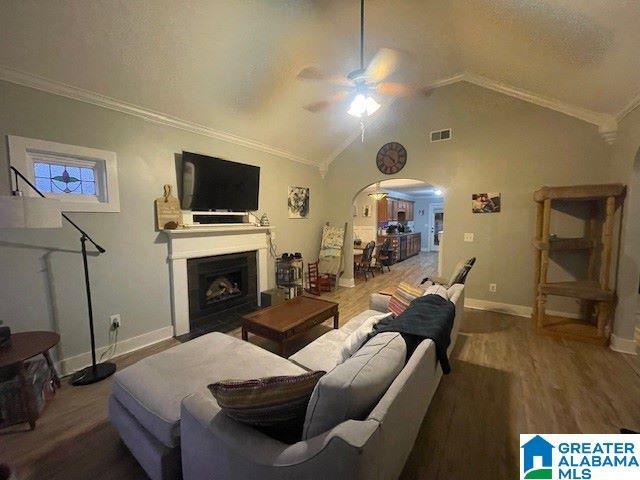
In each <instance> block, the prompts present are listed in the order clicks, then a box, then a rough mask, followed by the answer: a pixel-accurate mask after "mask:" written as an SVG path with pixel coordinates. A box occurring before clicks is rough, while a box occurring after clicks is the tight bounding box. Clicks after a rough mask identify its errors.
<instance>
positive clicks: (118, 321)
mask: <svg viewBox="0 0 640 480" xmlns="http://www.w3.org/2000/svg"><path fill="white" fill-rule="evenodd" d="M109 320H110V325H111V330H117V329H119V328H120V327H121V326H122V318H121V317H120V314H119V313H116V314H115V315H111V316H110V317H109Z"/></svg>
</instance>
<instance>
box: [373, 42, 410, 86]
mask: <svg viewBox="0 0 640 480" xmlns="http://www.w3.org/2000/svg"><path fill="white" fill-rule="evenodd" d="M401 56H402V54H401V53H400V52H399V51H397V50H393V49H391V48H381V49H380V50H378V53H376V56H375V57H373V60H371V62H370V63H369V66H368V67H367V69H366V70H365V76H366V77H367V79H368V80H369V81H370V82H374V83H375V82H381V81H383V80H384V79H385V78H387V77H388V76H389V75H391V74H392V73H393V72H395V71H396V69H397V68H398V65H399V64H400V58H401Z"/></svg>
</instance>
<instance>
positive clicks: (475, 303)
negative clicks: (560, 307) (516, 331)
mask: <svg viewBox="0 0 640 480" xmlns="http://www.w3.org/2000/svg"><path fill="white" fill-rule="evenodd" d="M464 306H465V308H471V309H473V310H485V311H488V312H496V313H504V314H507V315H514V316H516V317H523V318H531V315H532V314H533V308H532V307H529V306H527V305H515V304H511V303H502V302H492V301H491V300H481V299H479V298H465V300H464ZM547 313H548V314H550V315H557V316H561V317H567V318H580V316H579V315H578V314H577V313H569V312H560V311H557V310H547Z"/></svg>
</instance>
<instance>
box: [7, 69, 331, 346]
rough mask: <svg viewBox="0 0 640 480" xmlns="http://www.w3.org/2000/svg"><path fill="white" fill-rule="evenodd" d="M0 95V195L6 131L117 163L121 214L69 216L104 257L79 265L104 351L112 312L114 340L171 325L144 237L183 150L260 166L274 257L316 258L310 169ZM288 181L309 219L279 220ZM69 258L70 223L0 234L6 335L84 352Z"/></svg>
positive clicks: (83, 107) (315, 189)
mask: <svg viewBox="0 0 640 480" xmlns="http://www.w3.org/2000/svg"><path fill="white" fill-rule="evenodd" d="M0 98H1V99H2V104H1V105H2V106H1V107H0V134H1V135H2V138H3V146H2V147H1V148H0V172H2V174H1V175H0V193H1V194H6V193H8V190H9V186H8V183H9V182H8V178H7V173H6V172H7V169H8V156H7V148H6V135H8V134H11V135H21V136H25V137H33V138H40V139H45V140H51V141H56V142H62V143H69V144H74V145H82V146H88V147H94V148H99V149H105V150H112V151H115V152H116V154H117V156H118V177H119V182H120V205H121V212H120V213H74V214H71V215H70V216H72V217H73V219H75V220H77V222H78V223H79V224H80V225H81V226H83V227H84V228H86V229H87V231H88V232H89V233H90V234H91V235H93V236H94V237H95V238H96V240H97V241H98V242H99V243H100V244H101V245H102V246H104V247H105V248H106V250H107V253H106V254H104V255H102V256H100V257H98V258H91V259H90V270H91V280H92V287H93V288H92V292H93V300H94V312H95V319H96V339H97V343H98V345H99V346H100V345H105V344H106V343H107V338H108V325H109V315H110V314H113V313H120V314H121V315H122V322H123V323H122V328H121V331H120V340H121V341H122V340H126V339H128V338H132V337H136V336H138V335H141V334H144V333H147V332H151V331H154V330H157V329H160V328H162V327H167V326H169V325H170V324H171V313H170V312H171V310H170V300H169V267H168V264H167V245H166V240H165V237H164V235H163V234H160V233H158V232H156V231H155V226H154V211H153V200H154V199H155V198H157V197H159V196H160V195H161V193H162V185H163V184H165V183H170V184H173V185H174V186H175V184H176V178H175V168H174V155H175V154H176V153H179V152H181V151H182V150H183V149H184V150H192V151H197V152H202V153H205V154H209V155H214V156H220V157H222V158H226V159H229V160H234V161H238V162H244V163H249V164H254V165H259V166H260V167H262V170H261V188H260V201H259V204H260V205H259V206H260V210H261V211H265V212H267V214H268V216H269V219H270V220H271V224H272V225H273V226H275V227H276V243H277V244H278V247H279V250H280V251H281V252H282V251H301V252H302V253H303V255H304V256H305V257H307V258H313V259H315V258H317V255H318V249H319V244H320V231H321V225H322V223H323V221H324V220H325V217H324V215H323V212H322V205H323V204H325V203H326V200H325V199H326V197H325V195H324V186H323V183H322V179H321V177H320V175H319V173H318V170H317V168H315V167H311V166H307V165H303V164H300V163H295V162H292V161H289V160H284V159H282V158H277V157H274V156H271V155H269V154H266V153H263V152H258V151H255V150H250V149H247V148H244V147H240V146H237V145H233V144H229V143H224V142H220V141H217V140H214V139H210V138H207V137H204V136H199V135H195V134H191V133H188V132H184V131H182V130H178V129H174V128H170V127H166V126H160V125H155V124H152V123H149V122H145V121H143V120H141V119H138V118H135V117H132V116H127V115H124V114H121V113H118V112H114V111H111V110H107V109H102V108H98V107H95V106H92V105H88V104H84V103H80V102H77V101H73V100H69V99H66V98H63V97H60V96H55V95H51V94H46V93H43V92H39V91H36V90H32V89H29V88H25V87H18V86H15V85H13V84H10V83H6V82H1V81H0ZM289 185H300V186H309V187H311V210H310V219H308V220H289V219H288V218H287V187H288V186H289ZM78 251H79V242H78V234H77V233H76V232H75V231H74V230H73V229H72V228H71V227H70V226H69V225H64V228H62V229H56V230H44V231H40V230H37V231H36V230H0V271H1V272H2V284H1V288H0V304H1V305H2V313H0V319H2V320H3V321H4V322H5V323H6V324H7V325H9V326H11V327H12V329H14V330H15V331H21V330H29V329H53V330H57V331H59V332H60V334H61V337H62V340H61V353H62V355H63V356H65V357H69V356H72V355H77V354H80V353H83V352H87V351H88V350H89V335H88V326H87V315H86V303H85V296H84V285H83V277H82V262H81V257H80V255H79V252H78ZM272 276H273V275H271V274H270V276H269V278H270V280H272Z"/></svg>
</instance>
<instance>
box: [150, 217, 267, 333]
mask: <svg viewBox="0 0 640 480" xmlns="http://www.w3.org/2000/svg"><path fill="white" fill-rule="evenodd" d="M273 230H274V228H273V227H257V226H247V225H229V226H227V225H225V226H211V227H193V228H183V229H176V230H163V232H164V233H165V234H166V235H167V237H168V238H169V255H168V262H169V274H170V282H171V309H172V312H171V316H172V320H173V332H174V335H183V334H185V333H188V332H189V289H188V284H187V260H188V259H189V258H199V257H210V256H214V255H225V254H227V253H240V252H250V251H255V252H256V265H257V270H258V271H257V279H258V285H257V291H258V303H259V302H260V292H262V291H264V290H267V289H268V273H267V271H268V266H267V259H268V251H269V241H270V236H271V235H272V232H273Z"/></svg>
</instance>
